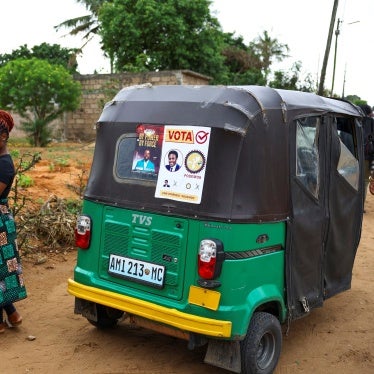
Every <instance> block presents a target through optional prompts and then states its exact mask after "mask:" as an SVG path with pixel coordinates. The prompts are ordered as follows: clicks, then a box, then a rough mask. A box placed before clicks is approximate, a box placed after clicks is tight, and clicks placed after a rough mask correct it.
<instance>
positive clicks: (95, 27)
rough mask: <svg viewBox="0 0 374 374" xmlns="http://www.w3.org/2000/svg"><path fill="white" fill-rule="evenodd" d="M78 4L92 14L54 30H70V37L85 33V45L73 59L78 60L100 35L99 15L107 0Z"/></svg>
mask: <svg viewBox="0 0 374 374" xmlns="http://www.w3.org/2000/svg"><path fill="white" fill-rule="evenodd" d="M76 1H77V2H78V3H82V4H83V5H85V7H86V9H87V10H88V11H89V12H90V13H89V14H87V15H85V16H81V17H76V18H72V19H68V20H66V21H64V22H62V23H60V24H58V25H56V26H54V28H55V29H56V31H58V30H60V29H61V28H67V29H70V31H69V33H68V34H69V35H73V36H74V35H78V34H80V33H85V34H84V35H83V38H82V39H83V40H84V44H83V45H82V46H81V47H80V48H78V49H77V50H76V53H75V55H74V56H73V59H75V60H76V56H77V55H79V54H81V53H82V50H83V48H84V47H85V46H86V45H87V43H89V42H90V40H91V39H92V38H93V37H94V36H95V35H98V33H99V29H100V23H99V20H98V14H99V10H100V7H101V6H102V4H103V3H104V1H105V0H76ZM111 65H112V63H111Z"/></svg>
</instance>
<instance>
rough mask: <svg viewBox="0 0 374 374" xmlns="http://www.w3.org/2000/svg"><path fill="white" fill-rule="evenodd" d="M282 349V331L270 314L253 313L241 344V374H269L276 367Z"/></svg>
mask: <svg viewBox="0 0 374 374" xmlns="http://www.w3.org/2000/svg"><path fill="white" fill-rule="evenodd" d="M281 348H282V329H281V325H280V323H279V321H278V319H277V318H276V317H275V316H273V315H272V314H270V313H264V312H258V313H254V315H253V317H252V320H251V322H250V324H249V328H248V332H247V335H246V337H245V339H244V340H243V341H242V342H241V365H242V373H243V374H270V373H272V372H273V371H274V369H275V367H276V366H277V363H278V360H279V356H280V352H281Z"/></svg>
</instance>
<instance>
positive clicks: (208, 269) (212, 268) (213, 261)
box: [198, 239, 224, 280]
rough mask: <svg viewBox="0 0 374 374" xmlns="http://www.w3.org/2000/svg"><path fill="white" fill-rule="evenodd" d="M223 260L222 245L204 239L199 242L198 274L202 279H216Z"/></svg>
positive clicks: (216, 241) (218, 242) (213, 240)
mask: <svg viewBox="0 0 374 374" xmlns="http://www.w3.org/2000/svg"><path fill="white" fill-rule="evenodd" d="M223 259H224V252H223V244H222V242H221V241H219V240H216V239H204V240H202V241H201V242H200V248H199V255H198V273H199V276H200V277H201V278H203V279H208V280H209V279H215V278H217V277H218V276H219V275H220V273H221V269H222V262H223Z"/></svg>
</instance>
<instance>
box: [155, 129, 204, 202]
mask: <svg viewBox="0 0 374 374" xmlns="http://www.w3.org/2000/svg"><path fill="white" fill-rule="evenodd" d="M210 130H211V129H210V127H196V126H184V127H178V126H165V128H164V134H163V142H162V153H161V160H160V169H159V172H158V178H157V186H156V192H155V197H159V198H164V199H170V200H176V201H183V202H186V203H191V204H200V202H201V195H202V192H203V187H204V178H205V170H206V165H207V161H208V159H207V156H208V150H209V141H210Z"/></svg>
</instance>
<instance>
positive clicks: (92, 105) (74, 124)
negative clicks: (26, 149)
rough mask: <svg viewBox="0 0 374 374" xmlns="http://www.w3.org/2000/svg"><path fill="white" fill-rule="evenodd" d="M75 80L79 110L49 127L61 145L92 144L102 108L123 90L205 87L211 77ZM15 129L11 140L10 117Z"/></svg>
mask: <svg viewBox="0 0 374 374" xmlns="http://www.w3.org/2000/svg"><path fill="white" fill-rule="evenodd" d="M74 79H76V80H77V81H79V82H80V84H81V86H82V97H81V103H80V106H79V108H78V109H77V110H76V111H75V112H72V113H64V115H63V116H62V118H59V119H57V120H55V121H54V122H53V123H52V124H51V129H52V132H53V137H54V138H55V139H56V140H58V141H60V140H63V141H82V142H90V141H94V140H95V137H96V131H95V124H96V122H97V120H98V119H99V117H100V114H101V112H102V109H103V107H104V104H105V103H106V102H108V101H110V100H111V99H112V98H113V97H114V96H115V94H116V93H117V92H118V91H119V90H120V89H122V88H123V87H128V86H132V85H137V84H145V83H151V84H152V85H183V84H184V85H207V84H209V81H210V79H211V78H210V77H207V76H205V75H201V74H198V73H195V72H193V71H190V70H170V71H161V72H144V73H121V74H91V75H76V76H74ZM12 114H13V116H14V120H15V124H16V126H15V129H14V131H13V132H12V136H15V137H21V136H22V135H23V132H22V130H21V129H20V126H19V125H20V122H21V120H22V119H21V118H20V117H19V116H18V115H17V114H16V113H12Z"/></svg>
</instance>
